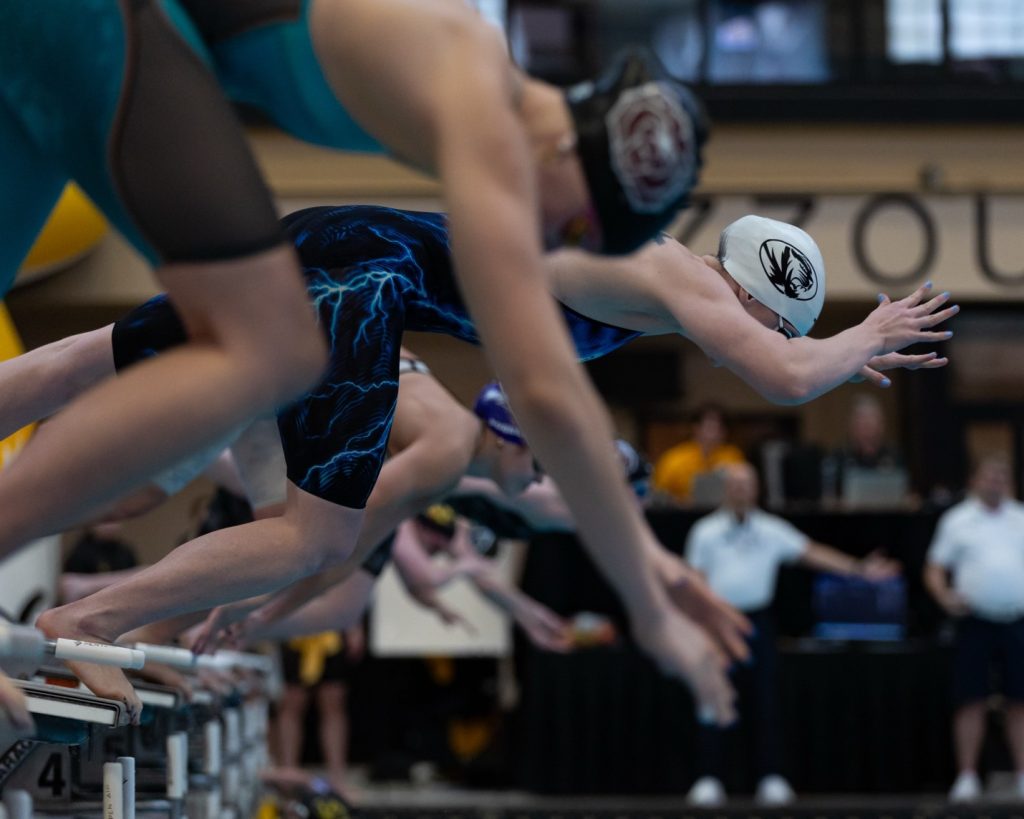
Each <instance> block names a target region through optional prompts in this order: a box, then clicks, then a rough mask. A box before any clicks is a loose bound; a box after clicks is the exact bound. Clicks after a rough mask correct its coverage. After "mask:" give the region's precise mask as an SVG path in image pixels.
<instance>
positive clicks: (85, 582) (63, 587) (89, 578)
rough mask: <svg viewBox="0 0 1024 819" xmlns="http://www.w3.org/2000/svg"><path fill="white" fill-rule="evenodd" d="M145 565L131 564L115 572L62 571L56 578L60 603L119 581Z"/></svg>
mask: <svg viewBox="0 0 1024 819" xmlns="http://www.w3.org/2000/svg"><path fill="white" fill-rule="evenodd" d="M144 568H145V566H133V567H132V568H130V569H121V570H120V571H116V572H101V573H100V574H79V573H77V572H64V573H63V574H62V575H61V576H60V577H59V578H58V579H57V590H58V592H59V597H60V599H61V602H62V603H74V602H75V601H76V600H81V599H82V598H83V597H88V596H89V595H90V594H94V593H96V592H98V591H99V590H100V589H105V588H106V587H107V586H112V585H114V583H119V582H120V581H122V580H124V579H125V578H127V577H131V576H132V575H133V574H137V573H138V572H141V571H142V570H143V569H144Z"/></svg>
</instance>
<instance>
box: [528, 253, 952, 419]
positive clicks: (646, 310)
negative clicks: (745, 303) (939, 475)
mask: <svg viewBox="0 0 1024 819" xmlns="http://www.w3.org/2000/svg"><path fill="white" fill-rule="evenodd" d="M712 263H713V260H711V259H710V257H700V256H696V255H695V254H693V253H691V252H690V251H689V250H688V249H687V248H686V247H684V246H683V245H681V244H679V243H678V242H676V241H674V240H665V241H664V242H662V243H661V244H654V245H648V246H647V247H646V248H644V249H643V250H642V251H641V252H640V253H638V254H636V255H635V256H632V257H629V258H628V259H589V258H588V257H586V256H584V255H583V254H580V253H574V252H563V253H559V254H555V255H554V256H552V257H551V258H550V259H549V262H548V264H549V270H550V272H551V280H552V286H553V288H554V291H555V292H556V294H558V296H559V298H561V299H562V300H564V301H566V302H567V303H568V304H569V305H570V306H572V307H573V308H574V309H576V310H579V311H580V312H582V313H583V314H584V315H587V316H591V317H592V318H596V319H599V320H601V321H605V322H607V323H609V324H615V325H618V326H620V327H626V328H629V329H633V330H637V331H640V332H643V333H648V334H665V333H679V334H682V335H684V336H686V337H688V338H690V339H691V340H693V341H694V342H695V343H696V344H697V345H698V346H699V347H700V348H701V349H702V350H703V351H704V352H705V353H706V354H707V355H708V356H709V357H710V358H711V359H712V360H714V361H716V362H718V363H720V364H722V365H724V366H726V367H728V368H729V369H730V370H732V371H733V372H735V373H736V374H737V375H738V376H740V378H742V379H743V380H744V381H746V382H747V383H749V384H750V385H751V386H752V387H754V389H756V390H757V391H758V392H760V393H761V394H762V395H764V396H765V397H766V398H768V399H769V400H771V401H774V402H776V403H780V404H797V403H803V402H805V401H809V400H811V399H813V398H816V397H817V396H819V395H821V394H823V393H825V392H828V391H829V390H831V389H833V388H835V387H837V386H839V385H840V384H843V383H845V382H846V381H849V380H851V379H853V378H857V377H866V378H869V379H870V380H871V381H872V382H873V383H876V384H879V385H881V386H887V385H888V383H887V379H885V377H884V376H882V375H881V373H880V371H881V370H887V369H892V368H895V367H906V368H908V369H919V368H934V367H940V366H944V365H945V364H946V363H947V362H946V359H944V358H940V357H938V356H936V355H934V354H927V355H915V356H905V355H902V354H900V353H899V352H898V351H899V350H902V349H903V348H905V347H907V346H909V345H911V344H914V343H917V342H926V343H934V342H940V341H945V340H946V339H948V338H949V335H950V334H949V333H947V332H944V331H937V330H935V329H934V328H935V327H937V326H938V325H940V324H941V323H942V322H944V321H946V320H947V319H949V318H951V317H952V316H954V315H956V313H957V312H958V308H957V307H946V306H945V305H946V304H947V303H948V301H949V294H948V293H942V294H940V295H938V296H935V297H934V298H933V297H931V285H930V284H928V285H925V286H924V287H921V288H919V289H918V290H916V291H915V292H914V293H913V294H911V295H910V296H908V297H907V298H905V299H902V300H900V301H897V302H891V301H890V300H889V299H888V298H884V299H883V300H882V301H880V303H879V305H878V307H877V308H876V309H875V310H873V311H872V312H871V314H870V315H869V316H868V317H867V318H866V319H865V320H864V321H863V322H861V323H860V324H858V325H856V326H854V327H851V328H850V329H848V330H845V331H844V332H842V333H839V334H838V335H835V336H832V337H830V338H826V339H811V338H796V339H786V338H785V337H783V336H782V335H780V334H779V333H777V332H775V331H774V330H771V329H769V328H767V327H765V326H763V325H762V324H761V323H760V322H758V321H757V320H756V319H754V318H753V317H752V316H751V315H750V314H749V313H747V311H746V310H745V309H744V308H743V307H742V306H741V304H740V302H739V299H738V298H737V296H736V294H735V293H734V292H733V291H732V290H731V289H730V287H729V286H728V285H727V284H726V282H725V280H724V279H723V278H722V275H721V273H720V272H719V271H718V270H717V269H716V268H715V267H713V266H712Z"/></svg>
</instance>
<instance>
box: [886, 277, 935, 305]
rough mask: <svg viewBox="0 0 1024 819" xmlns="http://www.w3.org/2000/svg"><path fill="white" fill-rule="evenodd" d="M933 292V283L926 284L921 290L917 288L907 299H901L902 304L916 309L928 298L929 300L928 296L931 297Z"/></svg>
mask: <svg viewBox="0 0 1024 819" xmlns="http://www.w3.org/2000/svg"><path fill="white" fill-rule="evenodd" d="M931 292H932V283H931V282H925V283H924V284H922V285H921V286H920V287H919V288H917V290H915V291H914V292H913V293H911V294H910V295H909V296H906V297H905V298H902V299H900V303H901V304H905V305H906V306H908V307H916V306H917V305H919V304H920V303H921V302H922V301H924V300H925V299H926V298H928V296H930V295H931ZM886 298H888V296H886Z"/></svg>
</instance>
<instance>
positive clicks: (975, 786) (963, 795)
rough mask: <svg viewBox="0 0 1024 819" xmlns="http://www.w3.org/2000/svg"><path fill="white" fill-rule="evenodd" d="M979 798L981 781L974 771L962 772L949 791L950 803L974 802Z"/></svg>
mask: <svg viewBox="0 0 1024 819" xmlns="http://www.w3.org/2000/svg"><path fill="white" fill-rule="evenodd" d="M980 798H981V780H980V779H978V775H977V774H976V773H975V772H974V771H964V772H963V773H961V774H960V775H959V776H958V777H957V778H956V782H954V783H953V787H952V788H950V789H949V801H950V802H974V801H975V800H977V799H980Z"/></svg>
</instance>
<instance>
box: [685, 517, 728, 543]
mask: <svg viewBox="0 0 1024 819" xmlns="http://www.w3.org/2000/svg"><path fill="white" fill-rule="evenodd" d="M727 523H728V518H727V516H726V513H725V512H723V511H722V510H717V511H715V512H712V513H711V514H710V515H705V516H704V517H702V518H700V519H699V520H697V522H696V523H694V524H693V526H692V527H691V528H690V535H691V537H700V538H706V537H714V536H716V535H718V534H720V533H721V532H722V531H724V530H725V528H726V526H727Z"/></svg>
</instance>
